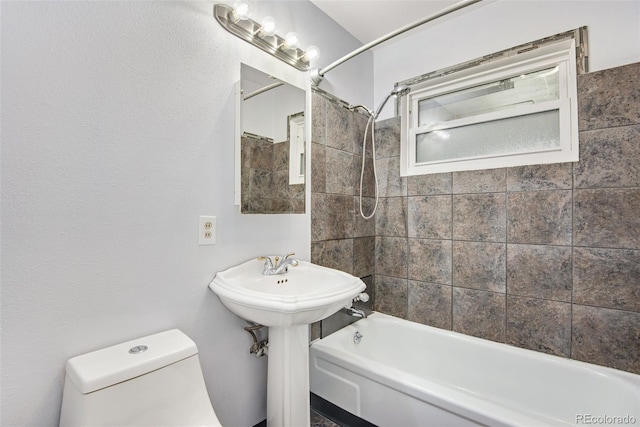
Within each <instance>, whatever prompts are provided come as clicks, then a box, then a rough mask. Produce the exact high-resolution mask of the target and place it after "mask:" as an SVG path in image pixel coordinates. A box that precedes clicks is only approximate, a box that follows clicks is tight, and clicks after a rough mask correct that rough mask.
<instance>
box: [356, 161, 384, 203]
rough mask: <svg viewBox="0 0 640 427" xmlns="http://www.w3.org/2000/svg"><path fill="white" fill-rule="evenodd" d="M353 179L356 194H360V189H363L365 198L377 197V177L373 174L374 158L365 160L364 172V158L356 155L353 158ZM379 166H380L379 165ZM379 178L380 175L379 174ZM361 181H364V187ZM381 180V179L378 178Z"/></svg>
mask: <svg viewBox="0 0 640 427" xmlns="http://www.w3.org/2000/svg"><path fill="white" fill-rule="evenodd" d="M353 166H354V168H355V169H354V171H353V177H354V179H355V181H354V186H355V194H356V195H359V194H360V188H362V194H363V195H364V196H365V197H374V196H375V194H376V193H375V191H376V189H375V184H376V180H375V175H374V173H373V158H372V157H367V158H366V159H365V164H364V171H363V170H362V157H361V156H360V155H358V154H354V156H353ZM378 166H379V165H378ZM378 176H379V173H378ZM360 180H362V187H361V183H360ZM378 180H379V178H378Z"/></svg>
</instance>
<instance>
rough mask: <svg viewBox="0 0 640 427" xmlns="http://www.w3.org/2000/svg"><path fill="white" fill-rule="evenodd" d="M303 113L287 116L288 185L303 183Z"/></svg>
mask: <svg viewBox="0 0 640 427" xmlns="http://www.w3.org/2000/svg"><path fill="white" fill-rule="evenodd" d="M304 142H305V140H304V114H297V115H293V116H291V117H289V185H295V184H304V169H305V168H304V166H305V164H304V160H305V159H304Z"/></svg>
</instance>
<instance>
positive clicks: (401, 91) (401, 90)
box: [373, 85, 411, 120]
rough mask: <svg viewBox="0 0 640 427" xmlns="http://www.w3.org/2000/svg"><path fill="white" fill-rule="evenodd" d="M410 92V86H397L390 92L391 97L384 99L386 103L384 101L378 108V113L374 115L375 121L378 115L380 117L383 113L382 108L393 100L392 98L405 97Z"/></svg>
mask: <svg viewBox="0 0 640 427" xmlns="http://www.w3.org/2000/svg"><path fill="white" fill-rule="evenodd" d="M410 90H411V88H410V87H409V86H406V85H398V86H395V87H394V88H393V90H392V91H391V92H389V95H387V97H386V98H385V99H384V101H382V102H381V103H380V105H379V106H378V108H377V109H376V112H375V113H374V114H373V120H375V119H377V118H378V115H380V111H382V108H383V107H384V105H385V104H386V103H387V101H388V100H389V98H391V97H392V96H396V97H398V96H404V95H406V94H407V93H409V91H410Z"/></svg>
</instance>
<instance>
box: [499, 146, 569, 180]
mask: <svg viewBox="0 0 640 427" xmlns="http://www.w3.org/2000/svg"><path fill="white" fill-rule="evenodd" d="M581 143H582V142H581ZM572 168H573V163H556V164H552V165H531V166H519V167H515V168H508V169H507V191H539V190H570V189H571V186H572V176H571V173H572Z"/></svg>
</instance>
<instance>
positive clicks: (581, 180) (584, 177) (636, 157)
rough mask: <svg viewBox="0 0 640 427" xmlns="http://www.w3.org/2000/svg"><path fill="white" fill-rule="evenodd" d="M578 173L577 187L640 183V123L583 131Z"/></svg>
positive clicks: (633, 185)
mask: <svg viewBox="0 0 640 427" xmlns="http://www.w3.org/2000/svg"><path fill="white" fill-rule="evenodd" d="M638 109H640V105H639V106H638ZM574 176H575V187H576V188H602V187H637V186H640V125H635V126H625V127H618V128H609V129H599V130H593V131H587V132H581V133H580V161H579V162H578V163H576V164H575V166H574Z"/></svg>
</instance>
